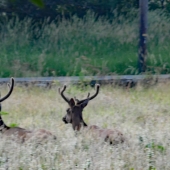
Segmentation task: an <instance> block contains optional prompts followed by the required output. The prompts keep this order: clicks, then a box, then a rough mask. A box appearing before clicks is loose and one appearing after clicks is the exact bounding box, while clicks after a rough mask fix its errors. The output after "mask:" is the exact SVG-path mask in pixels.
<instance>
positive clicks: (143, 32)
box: [138, 0, 148, 73]
mask: <svg viewBox="0 0 170 170" xmlns="http://www.w3.org/2000/svg"><path fill="white" fill-rule="evenodd" d="M139 1H140V6H139V7H140V37H139V38H140V40H139V59H138V68H139V73H142V72H145V71H146V55H147V48H146V40H147V14H148V0H139Z"/></svg>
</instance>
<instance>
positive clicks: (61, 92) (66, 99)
mask: <svg viewBox="0 0 170 170" xmlns="http://www.w3.org/2000/svg"><path fill="white" fill-rule="evenodd" d="M65 90H66V85H64V87H63V89H62V91H60V88H59V89H58V92H59V94H60V95H61V97H62V98H63V99H64V100H65V101H66V102H67V103H69V99H68V98H67V97H65V96H64V91H65Z"/></svg>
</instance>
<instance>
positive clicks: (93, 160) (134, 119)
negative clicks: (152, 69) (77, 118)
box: [0, 82, 170, 170]
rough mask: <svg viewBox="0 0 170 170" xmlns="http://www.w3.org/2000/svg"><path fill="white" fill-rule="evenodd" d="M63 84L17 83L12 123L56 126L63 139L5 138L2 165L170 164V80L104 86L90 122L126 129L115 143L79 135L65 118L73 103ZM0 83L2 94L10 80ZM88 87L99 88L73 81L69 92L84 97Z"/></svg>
mask: <svg viewBox="0 0 170 170" xmlns="http://www.w3.org/2000/svg"><path fill="white" fill-rule="evenodd" d="M59 86H62V85H59V84H57V85H56V87H53V88H52V89H45V88H38V87H19V86H16V87H15V88H14V92H13V94H12V95H11V96H10V98H9V99H7V100H6V101H4V102H3V103H2V111H3V119H4V121H5V123H6V124H7V125H10V126H16V125H17V126H20V127H23V128H27V129H39V128H44V129H47V130H50V131H51V132H53V134H55V135H56V136H57V141H55V142H54V141H53V142H52V141H49V142H47V143H44V144H41V145H38V146H37V145H35V144H34V143H29V144H28V143H27V144H26V143H25V144H22V145H20V144H17V143H16V142H14V141H10V140H9V141H6V140H4V139H3V138H1V140H0V169H1V170H5V169H8V170H30V169H31V170H49V169H50V170H70V169H73V170H160V169H161V170H169V168H170V162H169V157H170V147H169V145H170V133H169V131H170V123H169V122H170V116H169V115H170V97H169V96H170V95H169V94H170V88H169V83H168V82H167V83H164V84H163V83H162V84H158V85H155V86H153V87H152V88H144V87H142V86H141V85H138V86H137V87H136V88H133V89H123V88H120V87H114V86H111V85H110V86H109V85H107V86H101V89H100V92H99V95H98V96H97V97H96V98H95V99H94V100H92V101H90V102H89V104H88V106H87V107H86V108H85V110H84V112H83V116H84V120H85V122H86V123H87V124H89V125H93V124H94V125H98V126H100V127H103V128H110V129H118V130H120V131H121V132H122V133H123V134H124V135H125V136H126V139H127V142H125V143H124V144H119V145H115V146H110V145H108V144H107V143H105V142H103V141H101V140H99V139H94V138H93V137H92V136H91V135H90V134H88V133H86V131H81V132H80V133H78V134H76V135H75V133H74V131H73V129H72V126H71V125H69V124H67V125H65V124H64V123H63V122H62V117H63V116H64V115H65V112H66V108H67V107H68V106H67V104H66V103H65V102H64V101H63V99H62V98H61V96H60V95H59V94H58V87H59ZM0 88H1V95H2V96H3V95H5V94H6V92H7V91H8V88H7V86H6V85H5V86H1V87H0ZM88 92H90V93H91V94H93V93H94V89H92V88H91V87H85V88H83V89H82V88H79V87H76V86H73V85H68V89H67V90H66V94H67V96H70V97H73V96H76V97H77V98H80V99H81V98H84V97H86V96H87V93H88ZM5 113H6V114H5Z"/></svg>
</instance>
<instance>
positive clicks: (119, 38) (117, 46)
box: [0, 10, 170, 77]
mask: <svg viewBox="0 0 170 170" xmlns="http://www.w3.org/2000/svg"><path fill="white" fill-rule="evenodd" d="M131 11H132V12H131V13H132V14H129V17H124V16H119V15H118V14H116V12H115V19H113V20H112V21H109V20H108V19H107V18H105V17H101V18H98V20H96V16H95V14H94V13H92V12H88V13H87V14H86V15H85V16H84V18H83V19H80V18H78V17H77V16H73V17H72V18H71V19H70V20H66V19H62V20H60V19H58V18H56V20H54V21H52V22H49V18H47V19H46V20H44V21H39V23H37V22H34V21H33V20H32V19H30V18H25V19H24V20H19V18H18V17H17V16H13V17H12V16H11V17H10V18H8V17H7V16H6V15H5V14H4V15H1V21H0V32H1V34H0V39H1V40H2V41H1V42H0V63H1V67H0V76H1V77H10V76H14V77H30V76H32V77H36V76H66V75H67V76H86V75H113V74H137V73H138V68H137V59H138V40H139V17H138V15H137V13H138V12H137V11H134V10H131ZM169 28H170V22H169V18H168V17H167V16H165V15H164V14H163V13H161V12H159V11H153V12H152V11H151V12H149V14H148V42H147V45H148V58H147V66H148V67H147V72H148V73H153V74H159V73H162V74H165V73H170V65H169V63H170V57H169V46H170V44H169V42H170V38H169Z"/></svg>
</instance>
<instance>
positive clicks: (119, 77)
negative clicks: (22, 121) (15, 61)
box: [0, 74, 170, 83]
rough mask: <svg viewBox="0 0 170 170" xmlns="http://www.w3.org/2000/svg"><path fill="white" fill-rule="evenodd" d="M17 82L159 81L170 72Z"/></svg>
mask: <svg viewBox="0 0 170 170" xmlns="http://www.w3.org/2000/svg"><path fill="white" fill-rule="evenodd" d="M14 79H15V82H16V83H33V82H34V83H36V82H37V83H38V82H39V83H52V82H55V81H56V82H60V83H68V82H69V83H77V82H80V81H87V82H88V81H90V82H91V81H98V82H108V83H109V82H113V81H114V82H116V81H125V82H128V81H133V82H138V81H142V80H147V79H157V80H158V81H164V80H170V74H163V75H113V76H71V77H68V76H65V77H64V76H63V77H23V78H17V77H16V78H15V77H14ZM9 80H10V78H0V83H6V82H9Z"/></svg>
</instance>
